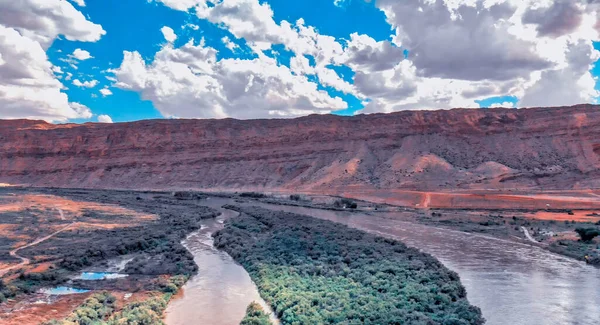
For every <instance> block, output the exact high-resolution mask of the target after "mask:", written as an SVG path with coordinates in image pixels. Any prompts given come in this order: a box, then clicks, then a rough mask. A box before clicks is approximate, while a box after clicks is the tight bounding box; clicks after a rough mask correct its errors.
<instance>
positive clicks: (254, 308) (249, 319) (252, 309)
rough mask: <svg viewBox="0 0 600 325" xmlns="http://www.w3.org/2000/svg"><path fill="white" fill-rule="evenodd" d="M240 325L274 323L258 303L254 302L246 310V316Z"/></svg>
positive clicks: (266, 324) (270, 324) (267, 324)
mask: <svg viewBox="0 0 600 325" xmlns="http://www.w3.org/2000/svg"><path fill="white" fill-rule="evenodd" d="M240 325H272V323H271V321H270V320H269V315H267V314H266V313H265V311H264V310H263V308H262V307H261V306H260V305H259V304H258V303H256V302H252V303H251V304H250V305H248V308H246V316H245V317H244V319H242V322H241V323H240Z"/></svg>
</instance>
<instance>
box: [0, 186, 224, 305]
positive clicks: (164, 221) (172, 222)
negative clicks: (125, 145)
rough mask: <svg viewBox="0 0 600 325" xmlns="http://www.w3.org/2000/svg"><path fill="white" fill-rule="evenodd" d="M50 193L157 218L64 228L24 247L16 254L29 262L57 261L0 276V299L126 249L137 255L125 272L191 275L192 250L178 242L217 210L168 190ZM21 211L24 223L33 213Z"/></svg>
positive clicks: (95, 214) (112, 217)
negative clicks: (147, 195) (148, 195)
mask: <svg viewBox="0 0 600 325" xmlns="http://www.w3.org/2000/svg"><path fill="white" fill-rule="evenodd" d="M57 191H58V190H57ZM105 193H106V194H105ZM52 194H58V195H63V196H67V197H70V198H73V199H75V200H84V201H93V202H101V203H109V204H119V205H120V206H123V207H127V208H131V209H133V210H137V211H140V212H147V213H153V214H156V215H158V217H159V218H156V219H148V220H141V221H139V223H138V224H137V225H132V226H130V227H122V228H113V229H85V228H84V229H76V230H72V231H65V232H62V233H60V234H58V235H56V236H54V237H53V238H52V239H51V240H47V241H44V242H42V243H40V244H38V245H35V246H33V247H29V248H26V249H23V250H22V251H20V252H19V253H20V254H22V255H23V256H26V257H28V258H30V259H31V260H32V261H36V262H39V261H40V260H38V257H40V256H41V257H43V259H44V261H51V262H54V263H55V265H54V266H52V267H51V269H49V270H48V271H45V272H43V273H28V274H23V273H21V274H20V275H19V276H17V277H16V279H14V280H10V281H9V280H5V281H4V282H1V281H0V303H2V302H3V301H5V300H6V299H12V298H15V297H16V296H18V295H20V294H30V293H34V292H36V291H37V290H39V289H40V288H43V287H54V286H57V285H61V284H63V283H64V282H66V281H67V280H68V279H69V276H70V275H72V274H73V273H74V272H78V271H81V270H82V269H84V268H86V267H89V266H92V265H97V264H99V263H101V262H102V261H105V260H108V259H111V258H114V257H117V256H122V255H128V254H136V257H135V258H134V260H133V261H131V262H129V263H128V264H127V267H126V269H125V270H124V273H128V274H136V275H163V274H166V275H191V274H193V273H195V272H196V270H197V266H196V264H195V262H194V258H193V255H192V254H191V253H190V252H189V251H188V250H187V249H185V247H183V246H182V244H181V241H182V239H184V238H185V237H186V236H187V235H188V234H189V233H191V232H193V231H195V230H197V229H199V228H200V225H201V221H202V220H203V219H207V218H214V217H215V216H216V215H217V212H216V211H215V210H212V209H210V208H208V207H203V206H201V205H199V203H198V202H196V201H197V200H196V199H194V200H183V201H181V200H176V199H174V198H173V195H167V194H163V195H156V196H155V197H154V198H152V199H139V200H138V199H137V198H138V197H139V196H138V195H139V193H137V192H116V191H115V192H102V191H98V192H96V191H90V192H87V191H85V192H81V193H80V192H76V191H69V190H60V191H59V192H57V193H53V192H52ZM192 194H193V193H192ZM24 215H25V216H26V217H27V218H26V219H24V220H25V221H24V222H25V223H29V222H30V221H31V220H30V219H31V218H33V216H29V214H27V213H24ZM8 217H11V215H8V216H4V215H2V214H0V219H2V218H4V219H7V218H8ZM12 219H15V217H14V216H13V217H12ZM122 219H123V216H122V215H119V214H106V213H102V212H99V211H96V210H91V209H89V210H86V211H84V212H83V213H82V215H81V216H79V217H78V220H79V221H81V222H85V221H88V220H89V221H97V220H103V221H104V222H107V223H109V224H110V223H112V222H115V223H117V222H119V221H121V220H122Z"/></svg>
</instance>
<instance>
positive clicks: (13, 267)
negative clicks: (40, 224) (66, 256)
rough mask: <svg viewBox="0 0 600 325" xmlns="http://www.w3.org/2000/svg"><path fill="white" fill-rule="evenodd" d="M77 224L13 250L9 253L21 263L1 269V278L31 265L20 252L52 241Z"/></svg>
mask: <svg viewBox="0 0 600 325" xmlns="http://www.w3.org/2000/svg"><path fill="white" fill-rule="evenodd" d="M75 224H76V222H73V223H71V224H69V225H67V226H65V227H63V228H61V229H59V230H57V231H55V232H53V233H51V234H50V235H48V236H45V237H42V238H38V239H36V240H34V241H32V242H31V243H29V244H26V245H23V246H20V247H17V248H15V249H13V250H12V251H10V252H9V254H10V256H14V257H16V258H18V259H20V260H21V263H19V264H15V265H11V266H8V267H5V268H3V269H0V277H1V276H4V274H6V273H7V272H9V271H12V270H14V269H18V268H21V267H23V266H26V265H29V263H31V260H30V259H28V258H27V257H23V256H21V255H19V254H18V252H19V251H20V250H22V249H25V248H28V247H31V246H35V245H37V244H39V243H41V242H44V241H46V240H48V239H50V238H52V237H54V236H56V235H58V234H59V233H61V232H63V231H65V230H67V229H69V228H71V227H72V226H73V225H75Z"/></svg>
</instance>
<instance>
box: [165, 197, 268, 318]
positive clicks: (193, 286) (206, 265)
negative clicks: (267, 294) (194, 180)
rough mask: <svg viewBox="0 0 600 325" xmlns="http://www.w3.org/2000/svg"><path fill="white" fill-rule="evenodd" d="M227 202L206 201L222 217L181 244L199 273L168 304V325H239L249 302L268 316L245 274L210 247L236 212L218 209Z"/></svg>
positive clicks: (225, 255) (233, 262)
mask: <svg viewBox="0 0 600 325" xmlns="http://www.w3.org/2000/svg"><path fill="white" fill-rule="evenodd" d="M228 202H229V201H223V200H219V199H214V200H212V201H211V200H208V201H207V205H210V206H211V207H214V208H215V209H218V210H220V211H221V212H222V213H223V214H222V215H221V216H220V217H219V218H217V219H216V220H211V221H207V222H205V223H204V224H203V225H202V229H201V230H199V231H197V232H194V233H193V234H191V235H190V236H189V237H188V238H187V239H186V240H185V241H184V246H185V247H186V248H187V249H188V250H189V251H190V252H192V254H193V255H194V261H195V262H196V264H197V265H198V268H199V270H198V274H197V275H195V276H193V277H192V278H190V280H189V281H188V282H187V283H186V284H185V285H184V287H183V291H182V293H180V294H179V295H178V296H177V297H176V298H174V299H173V300H172V301H171V303H169V306H168V308H167V310H166V312H165V321H166V323H167V324H168V325H194V324H211V325H232V324H239V323H240V321H241V320H242V318H243V317H244V314H245V311H246V307H247V306H248V305H249V304H250V303H251V302H253V301H257V302H259V303H260V304H261V305H263V308H265V310H268V311H269V312H270V307H268V305H267V304H266V303H265V302H264V300H263V299H262V298H261V297H260V295H259V294H258V291H257V289H256V286H255V285H254V283H253V282H252V280H251V279H250V276H249V275H248V273H247V272H246V270H244V268H243V267H242V266H240V265H239V264H237V263H236V262H235V261H234V260H233V259H232V258H231V257H230V256H229V255H227V253H225V252H222V251H219V250H217V249H216V248H214V246H213V239H212V237H211V234H212V233H214V232H215V231H217V230H219V229H221V228H222V227H223V220H224V219H226V218H229V217H232V216H235V215H237V212H234V211H231V210H225V209H221V208H220V207H221V206H222V205H223V204H225V203H228Z"/></svg>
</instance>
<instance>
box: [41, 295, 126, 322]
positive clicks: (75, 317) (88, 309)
mask: <svg viewBox="0 0 600 325" xmlns="http://www.w3.org/2000/svg"><path fill="white" fill-rule="evenodd" d="M116 300H117V299H116V298H115V296H113V295H111V294H109V293H108V292H101V293H97V294H94V295H92V296H91V297H89V298H87V299H86V300H85V301H84V302H83V304H82V305H81V306H79V307H77V309H75V310H74V311H73V312H72V313H71V315H69V316H68V317H67V318H66V319H64V320H62V321H58V320H53V321H50V322H47V323H46V324H47V325H71V324H73V325H75V324H77V325H92V324H100V323H101V322H102V321H103V320H106V319H107V318H108V317H109V316H110V315H111V314H112V313H113V311H114V310H115V302H116Z"/></svg>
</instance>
